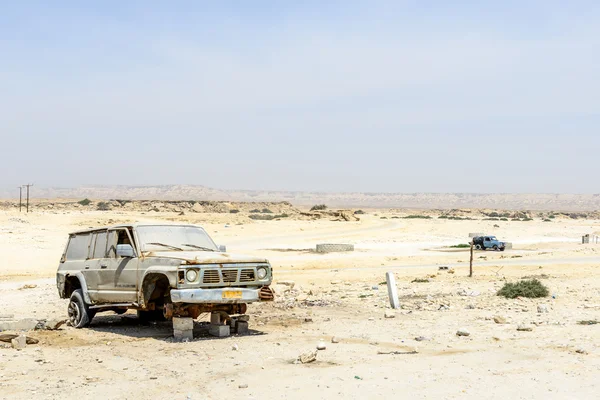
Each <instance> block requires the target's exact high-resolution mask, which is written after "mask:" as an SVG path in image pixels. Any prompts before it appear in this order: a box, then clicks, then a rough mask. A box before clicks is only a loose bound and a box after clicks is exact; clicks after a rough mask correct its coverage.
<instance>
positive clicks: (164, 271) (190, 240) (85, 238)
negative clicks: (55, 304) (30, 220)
mask: <svg viewBox="0 0 600 400" xmlns="http://www.w3.org/2000/svg"><path fill="white" fill-rule="evenodd" d="M271 281H272V270H271V265H270V264H269V262H268V261H267V260H266V259H264V258H258V257H248V256H237V255H232V254H228V253H226V252H225V248H224V247H222V246H217V245H216V244H215V242H213V240H212V239H211V238H210V236H209V235H208V234H207V233H206V231H205V230H204V229H203V228H201V227H199V226H195V225H151V224H148V225H145V224H144V225H143V224H136V225H119V226H113V227H105V228H97V229H90V230H85V231H79V232H74V233H71V234H70V235H69V241H68V243H67V246H66V248H65V251H64V253H63V255H62V258H61V260H60V265H59V267H58V272H57V274H56V284H57V287H58V293H59V295H60V297H61V298H68V299H70V302H69V306H68V314H69V320H70V323H71V325H73V326H74V327H77V328H81V327H84V326H87V325H88V324H89V323H90V322H91V320H92V318H93V317H94V315H95V314H96V313H97V312H102V311H114V312H116V313H119V314H121V313H124V312H125V311H127V309H135V310H137V312H138V315H139V317H140V318H143V319H155V320H156V319H169V318H171V317H173V316H178V317H192V318H197V317H198V316H199V315H200V313H203V312H224V313H227V314H243V313H245V311H246V304H247V303H252V302H256V301H270V300H273V292H272V291H271V289H270V288H269V285H270V284H271Z"/></svg>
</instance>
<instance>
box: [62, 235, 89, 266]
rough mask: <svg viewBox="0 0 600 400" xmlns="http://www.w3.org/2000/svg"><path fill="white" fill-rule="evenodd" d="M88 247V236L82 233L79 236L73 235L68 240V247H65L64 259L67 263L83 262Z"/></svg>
mask: <svg viewBox="0 0 600 400" xmlns="http://www.w3.org/2000/svg"><path fill="white" fill-rule="evenodd" d="M89 245H90V234H89V233H83V234H81V235H73V236H71V238H70V239H69V245H68V247H67V254H66V259H67V261H73V260H85V259H86V258H87V255H88V249H89Z"/></svg>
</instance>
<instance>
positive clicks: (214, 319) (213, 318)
mask: <svg viewBox="0 0 600 400" xmlns="http://www.w3.org/2000/svg"><path fill="white" fill-rule="evenodd" d="M210 324H211V325H221V313H219V312H212V313H210Z"/></svg>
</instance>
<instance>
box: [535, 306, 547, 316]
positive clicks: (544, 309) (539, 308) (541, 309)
mask: <svg viewBox="0 0 600 400" xmlns="http://www.w3.org/2000/svg"><path fill="white" fill-rule="evenodd" d="M537 312H538V313H540V314H542V313H547V312H549V311H548V305H547V304H538V306H537Z"/></svg>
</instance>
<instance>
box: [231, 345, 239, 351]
mask: <svg viewBox="0 0 600 400" xmlns="http://www.w3.org/2000/svg"><path fill="white" fill-rule="evenodd" d="M239 349H240V348H239V346H238V345H237V344H234V345H233V346H231V350H233V351H238V350H239Z"/></svg>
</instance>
